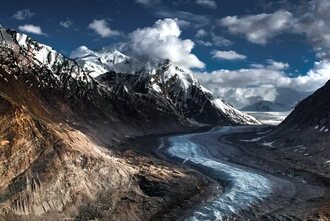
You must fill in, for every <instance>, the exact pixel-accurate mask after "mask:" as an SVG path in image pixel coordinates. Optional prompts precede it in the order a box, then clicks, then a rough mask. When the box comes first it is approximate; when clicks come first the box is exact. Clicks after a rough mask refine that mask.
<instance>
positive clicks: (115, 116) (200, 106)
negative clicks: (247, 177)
mask: <svg viewBox="0 0 330 221" xmlns="http://www.w3.org/2000/svg"><path fill="white" fill-rule="evenodd" d="M0 48H1V50H0V122H1V124H0V125H1V127H0V174H1V178H2V179H1V181H0V210H1V211H2V212H1V214H0V220H1V219H5V220H45V219H46V218H47V220H60V219H67V218H68V217H70V218H72V216H74V217H73V218H74V219H76V220H86V219H102V217H112V218H113V219H121V220H127V219H128V217H129V219H130V220H132V219H133V220H134V219H135V220H141V219H142V220H146V219H149V218H150V217H151V216H153V215H155V214H156V213H157V212H159V211H161V210H164V208H166V207H169V206H170V205H171V202H172V201H173V200H174V199H175V200H177V198H179V199H185V197H187V194H188V193H191V192H198V191H200V188H201V187H202V186H203V185H206V182H207V180H205V179H204V178H203V179H202V178H201V177H200V176H197V175H192V174H191V173H189V172H188V171H186V170H183V169H181V168H177V169H173V166H171V167H168V166H166V164H165V165H164V163H159V162H157V160H156V159H154V158H150V157H147V156H142V155H139V154H137V153H135V152H133V151H131V152H117V151H114V149H115V147H116V146H118V145H119V144H121V143H123V142H124V141H125V140H127V139H129V138H131V137H136V136H146V135H151V134H158V135H159V134H165V133H169V132H171V133H173V132H184V131H188V130H192V129H196V128H198V127H201V126H206V125H208V126H212V125H247V124H248V125H251V124H260V123H259V122H258V121H257V120H256V119H255V118H253V117H251V116H249V115H247V114H244V113H242V112H240V111H238V110H236V109H235V108H233V107H232V106H231V105H230V104H228V103H227V102H225V101H224V100H223V99H221V98H217V97H215V96H214V95H213V94H212V93H211V92H210V91H208V90H207V89H205V88H204V87H203V86H201V85H200V84H199V82H198V81H197V80H196V79H195V78H194V77H193V75H192V74H191V73H189V72H187V71H184V70H182V69H181V68H180V67H177V66H175V65H174V64H173V63H171V61H169V60H166V59H165V60H161V61H156V60H154V61H150V62H148V63H141V62H139V61H136V60H134V59H133V58H130V57H128V56H126V55H124V54H122V53H120V52H119V51H117V50H106V49H104V50H101V51H98V52H93V51H91V50H89V49H87V48H86V47H82V48H81V50H80V52H83V51H85V52H86V53H85V54H83V53H80V54H79V56H77V57H75V59H70V58H67V57H65V56H63V55H62V54H60V53H58V52H56V51H55V50H53V49H52V48H51V47H49V46H47V45H44V44H41V43H39V42H37V41H35V40H33V39H31V38H29V37H28V36H27V35H25V34H21V33H17V32H15V31H13V30H9V29H5V28H3V27H0ZM173 174H176V175H173ZM169 177H170V179H169ZM187 184H189V185H187ZM150 186H152V187H154V188H152V190H153V192H151V191H150ZM154 194H156V195H159V194H161V195H162V196H164V195H166V194H168V196H167V197H163V198H162V199H161V200H158V198H152V197H150V196H153V195H154ZM150 208H152V209H150ZM123 210H125V211H126V212H125V213H123V212H122V211H123Z"/></svg>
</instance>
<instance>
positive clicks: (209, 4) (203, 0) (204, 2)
mask: <svg viewBox="0 0 330 221" xmlns="http://www.w3.org/2000/svg"><path fill="white" fill-rule="evenodd" d="M195 3H196V4H198V5H201V6H204V7H206V8H212V9H216V8H218V6H217V3H216V2H215V1H213V0H196V1H195Z"/></svg>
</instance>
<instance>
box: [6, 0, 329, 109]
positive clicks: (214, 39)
mask: <svg viewBox="0 0 330 221" xmlns="http://www.w3.org/2000/svg"><path fill="white" fill-rule="evenodd" d="M1 5H2V6H1V9H0V11H1V13H0V23H1V24H2V25H3V26H5V27H9V28H12V29H15V30H20V31H23V32H29V33H28V34H29V35H30V36H31V37H33V38H34V39H36V40H38V41H40V42H42V43H45V44H47V45H50V46H52V47H53V48H55V49H56V50H58V51H60V52H62V53H64V54H65V55H67V56H70V54H71V52H72V51H73V50H74V49H76V48H77V47H79V46H81V45H85V46H87V47H88V48H90V49H98V48H101V47H104V46H108V45H114V44H116V43H119V42H127V41H130V40H129V38H130V35H131V34H132V33H134V31H136V30H137V29H138V28H140V29H143V28H146V27H153V25H154V24H155V22H156V21H157V20H158V19H166V18H171V19H176V20H175V22H176V23H177V25H178V27H179V28H180V31H181V35H180V36H179V37H178V39H179V41H180V40H185V39H189V40H190V41H192V42H194V47H193V49H192V51H191V52H190V53H191V54H193V55H195V56H197V58H198V59H199V60H200V61H201V62H203V63H204V64H205V67H204V68H202V69H196V68H194V67H190V66H189V68H190V69H191V70H193V71H194V72H195V73H197V74H196V76H197V78H199V79H200V81H201V82H202V83H203V84H204V85H205V86H207V87H209V88H211V90H212V91H213V92H214V93H216V94H217V95H219V96H223V97H225V99H228V100H229V101H230V102H232V103H233V104H234V105H235V106H244V105H245V104H248V103H251V102H254V101H256V100H258V99H266V100H276V97H285V96H283V94H282V92H283V91H287V90H288V89H290V90H294V91H295V92H297V94H299V95H297V96H296V97H295V99H294V98H293V100H299V99H301V96H305V95H306V94H308V93H311V92H312V91H313V90H315V89H316V88H318V87H320V86H321V85H322V84H323V83H325V81H326V80H327V78H328V76H327V75H326V74H324V73H323V72H324V69H325V68H326V67H327V64H328V62H327V61H328V48H330V37H329V40H328V37H327V34H328V31H329V30H330V28H329V27H328V25H327V22H328V21H330V16H327V15H326V14H327V10H326V9H327V8H329V9H330V4H328V3H327V1H326V0H309V1H307V0H306V1H304V0H296V1H295V0H292V1H288V0H278V1H271V2H270V1H267V0H244V1H242V0H230V1H228V0H217V1H214V0H174V1H165V0H120V1H119V0H94V1H92V0H71V1H69V0H67V1H63V0H57V1H47V2H46V1H40V0H39V1H38V0H30V1H18V0H2V4H1ZM320 22H323V23H324V24H323V26H322V24H321V25H319V24H320ZM102 25H103V26H102ZM100 27H101V28H102V27H103V29H102V30H99V31H98V30H97V28H100ZM104 27H106V28H107V30H105V31H104ZM31 28H32V30H31ZM314 29H315V30H314ZM328 29H329V30H328ZM308 30H311V31H308ZM197 33H198V34H197ZM329 33H330V31H329ZM329 36H330V35H329ZM328 41H329V45H328ZM315 62H319V63H315ZM275 65H277V66H276V67H275ZM220 70H222V72H221V71H220ZM224 70H225V71H224ZM243 70H245V71H246V72H247V73H248V74H250V75H251V76H252V77H258V78H263V75H260V74H258V73H257V72H265V75H267V76H266V77H265V79H269V80H267V81H260V79H253V78H252V79H247V80H246V86H245V85H244V84H243V83H242V84H241V85H236V83H232V81H230V82H223V81H224V80H225V79H228V76H227V75H230V76H233V78H235V79H241V76H240V73H241V72H242V71H243ZM319 70H321V71H323V72H322V73H321V74H320V73H318V71H319ZM219 71H220V73H219ZM224 72H227V74H226V76H224ZM268 72H269V73H268ZM273 72H275V73H273ZM311 72H313V73H318V74H319V75H317V76H316V78H317V79H316V78H315V77H311ZM205 74H207V80H205V79H206V78H205V76H204V75H205ZM278 74H279V75H278ZM268 75H271V76H270V77H269V76H268ZM230 76H229V78H230ZM279 76H280V77H284V78H283V80H282V81H283V82H285V83H278V82H275V81H276V79H279ZM299 76H308V77H309V78H306V79H305V81H307V80H308V81H309V80H311V81H312V83H309V84H312V85H309V84H308V85H306V82H303V83H302V81H301V79H299ZM244 77H246V76H244ZM286 77H288V78H289V81H290V82H286V81H288V79H287V78H286ZM319 78H322V79H321V80H320V79H319ZM219 79H220V80H221V82H222V83H220V84H218V83H217V82H220V81H219ZM291 79H293V80H292V82H291ZM315 79H316V80H315ZM254 80H256V81H257V82H259V81H260V82H259V83H255V84H254V83H253V81H254ZM272 81H274V82H272ZM314 81H315V82H314ZM251 82H252V83H251ZM226 83H228V84H226ZM235 85H236V86H235ZM268 86H269V87H268ZM271 86H273V89H272V90H270V91H268V92H266V91H265V90H266V89H265V88H271ZM246 87H249V89H250V91H249V92H248V91H245V92H244V90H243V89H244V88H246ZM297 87H301V89H297ZM223 88H227V89H226V90H225V89H223ZM233 88H234V89H235V90H234V91H233ZM260 88H263V90H261V89H260ZM236 89H237V90H236ZM282 89H283V90H282ZM284 89H285V90H284ZM258 90H259V92H257V91H258ZM267 90H268V89H267ZM229 93H230V94H229ZM248 93H250V96H248V97H246V98H244V99H243V98H242V99H240V98H239V97H238V96H243V95H244V96H246V94H248ZM266 93H273V96H272V95H265V94H266ZM286 93H287V92H286ZM233 94H234V95H233ZM281 102H289V101H285V100H283V101H282V100H281ZM290 102H291V101H290Z"/></svg>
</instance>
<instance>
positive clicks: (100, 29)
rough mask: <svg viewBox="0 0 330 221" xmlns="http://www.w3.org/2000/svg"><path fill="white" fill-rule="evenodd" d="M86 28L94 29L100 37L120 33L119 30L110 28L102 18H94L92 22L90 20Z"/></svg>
mask: <svg viewBox="0 0 330 221" xmlns="http://www.w3.org/2000/svg"><path fill="white" fill-rule="evenodd" d="M88 28H89V29H92V30H94V31H95V33H96V34H98V35H99V36H100V37H102V38H107V37H113V36H118V35H120V32H119V31H116V30H112V29H111V28H110V26H109V24H108V22H107V21H106V20H104V19H100V20H97V19H94V20H93V22H91V23H90V24H89V25H88Z"/></svg>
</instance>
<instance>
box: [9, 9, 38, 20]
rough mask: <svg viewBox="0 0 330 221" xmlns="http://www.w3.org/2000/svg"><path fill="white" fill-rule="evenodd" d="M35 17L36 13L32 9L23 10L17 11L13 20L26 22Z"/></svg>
mask: <svg viewBox="0 0 330 221" xmlns="http://www.w3.org/2000/svg"><path fill="white" fill-rule="evenodd" d="M33 16H34V13H33V12H32V11H31V10H30V9H22V10H19V11H17V12H16V13H15V14H14V15H13V18H14V19H17V20H25V19H28V18H32V17H33Z"/></svg>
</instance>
